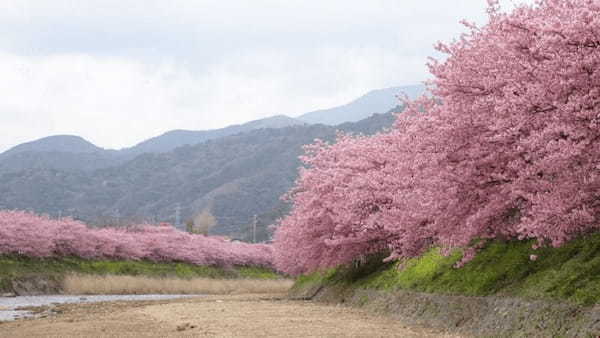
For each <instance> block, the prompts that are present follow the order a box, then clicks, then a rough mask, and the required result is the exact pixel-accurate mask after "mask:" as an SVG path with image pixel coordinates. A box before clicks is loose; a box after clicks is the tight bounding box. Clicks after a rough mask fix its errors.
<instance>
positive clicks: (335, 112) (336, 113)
mask: <svg viewBox="0 0 600 338" xmlns="http://www.w3.org/2000/svg"><path fill="white" fill-rule="evenodd" d="M402 93H404V94H406V95H408V96H409V97H410V98H416V97H418V96H420V95H423V94H424V93H425V87H424V86H422V85H415V86H403V87H391V88H386V89H378V90H373V91H370V92H368V93H367V94H365V95H363V96H361V97H359V98H358V99H356V100H354V101H352V102H349V103H347V104H345V105H343V106H339V107H334V108H330V109H322V110H316V111H313V112H310V113H306V114H303V115H301V116H299V117H297V119H298V120H301V121H304V122H306V123H321V124H326V125H338V124H341V123H344V122H356V121H360V120H362V119H365V118H367V117H369V116H371V115H372V114H374V113H382V112H386V111H388V110H390V109H391V108H393V107H395V106H397V105H398V104H399V103H400V102H399V100H398V98H397V96H398V95H400V94H402Z"/></svg>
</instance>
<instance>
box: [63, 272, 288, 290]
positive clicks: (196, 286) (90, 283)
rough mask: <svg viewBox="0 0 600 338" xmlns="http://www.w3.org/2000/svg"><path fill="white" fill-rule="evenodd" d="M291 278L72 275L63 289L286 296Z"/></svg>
mask: <svg viewBox="0 0 600 338" xmlns="http://www.w3.org/2000/svg"><path fill="white" fill-rule="evenodd" d="M292 284H293V281H292V280H288V279H275V280H264V279H262V280H259V279H209V278H193V279H181V278H151V277H143V276H113V275H108V276H90V275H69V276H67V277H66V278H65V280H64V284H63V290H64V292H65V293H66V294H77V295H82V294H85V295H109V294H112V295H117V294H211V295H225V294H250V293H253V294H256V293H284V292H287V291H288V289H289V288H290V287H291V286H292Z"/></svg>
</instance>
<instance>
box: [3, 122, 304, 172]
mask: <svg viewBox="0 0 600 338" xmlns="http://www.w3.org/2000/svg"><path fill="white" fill-rule="evenodd" d="M302 124H305V123H304V122H302V121H299V120H296V119H293V118H291V117H287V116H283V115H279V116H273V117H269V118H265V119H261V120H256V121H251V122H248V123H245V124H241V125H233V126H229V127H225V128H221V129H215V130H204V131H191V130H173V131H170V132H167V133H165V134H163V135H161V136H157V137H153V138H151V139H148V140H146V141H144V142H141V143H140V144H138V145H136V146H134V147H131V148H126V149H122V150H107V149H103V148H99V147H97V146H95V145H93V144H92V143H90V142H88V141H86V140H84V139H83V138H81V137H79V136H70V135H60V136H50V137H45V138H42V139H39V140H36V141H33V142H28V143H23V144H20V145H18V146H16V147H14V148H12V149H9V150H8V151H6V152H4V153H2V154H0V173H3V172H4V173H6V172H14V171H19V170H25V169H32V168H40V169H57V170H70V171H81V170H84V171H89V170H96V169H102V168H108V167H113V166H117V165H120V164H122V163H125V162H127V161H129V160H132V159H134V158H135V157H136V156H138V155H140V154H144V153H163V152H169V151H171V150H173V149H175V148H177V147H181V146H184V145H195V144H199V143H202V142H206V141H208V140H212V139H216V138H220V137H225V136H229V135H234V134H238V133H243V132H247V131H250V130H255V129H261V128H282V127H287V126H293V125H302Z"/></svg>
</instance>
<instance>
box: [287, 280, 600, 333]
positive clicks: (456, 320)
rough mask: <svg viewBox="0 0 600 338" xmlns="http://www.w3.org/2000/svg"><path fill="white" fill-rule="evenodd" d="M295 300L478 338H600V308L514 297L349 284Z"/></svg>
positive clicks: (312, 288)
mask: <svg viewBox="0 0 600 338" xmlns="http://www.w3.org/2000/svg"><path fill="white" fill-rule="evenodd" d="M289 296H290V298H292V299H311V300H314V301H319V302H326V303H335V304H344V305H348V306H356V307H362V308H365V309H368V310H370V311H373V312H377V313H381V314H383V315H390V316H393V317H396V318H398V320H401V321H403V322H405V323H406V324H407V325H423V326H427V327H433V328H441V329H446V330H450V331H454V332H457V333H464V334H466V335H474V336H476V337H490V336H491V337H598V336H600V306H598V305H595V306H589V307H585V306H581V305H576V304H570V303H567V302H553V301H547V300H527V299H521V298H514V297H498V296H493V297H466V296H450V295H439V294H427V293H419V292H412V291H403V290H396V291H379V290H372V289H361V288H355V287H352V286H348V285H335V284H334V285H319V284H305V285H302V286H300V287H294V288H292V290H291V291H290V293H289Z"/></svg>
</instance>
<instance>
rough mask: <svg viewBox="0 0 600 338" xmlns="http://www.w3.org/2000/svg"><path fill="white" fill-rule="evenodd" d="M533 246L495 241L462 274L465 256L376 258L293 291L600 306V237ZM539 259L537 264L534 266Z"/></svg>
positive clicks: (303, 281)
mask: <svg viewBox="0 0 600 338" xmlns="http://www.w3.org/2000/svg"><path fill="white" fill-rule="evenodd" d="M532 243H533V242H531V241H510V242H501V241H495V242H492V243H490V244H488V245H487V246H486V247H485V248H483V249H482V250H481V251H480V252H479V254H478V255H477V256H476V257H475V258H474V259H473V260H472V261H471V262H469V263H467V264H466V265H465V266H464V267H462V268H454V264H455V263H456V262H457V261H458V260H459V259H460V258H461V256H462V254H461V253H460V252H459V251H457V252H454V253H453V254H452V255H450V256H448V257H445V256H443V255H441V254H440V252H439V249H432V250H430V251H429V252H427V253H426V254H424V255H423V256H421V257H419V258H414V259H410V260H408V261H406V262H404V264H403V265H402V266H399V264H400V263H388V264H384V263H382V262H381V257H373V258H371V259H369V261H368V262H367V263H366V264H363V265H360V266H354V267H339V268H337V269H331V270H329V271H324V272H319V273H314V274H312V275H308V276H301V277H300V278H298V280H297V282H296V285H295V286H294V289H299V288H306V287H307V286H309V285H333V284H336V285H339V286H345V287H352V288H363V289H377V290H398V289H400V290H411V291H418V292H427V293H437V294H446V295H467V296H489V295H507V296H518V297H523V298H532V299H554V300H563V301H568V302H572V303H576V304H581V305H591V304H596V303H599V302H600V234H594V235H589V236H585V237H582V238H579V239H577V240H574V241H572V242H570V243H568V244H566V245H564V246H563V247H560V248H541V249H538V250H533V249H532V248H531V245H532ZM532 254H535V255H537V256H538V259H537V260H535V261H532V260H530V255H532Z"/></svg>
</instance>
